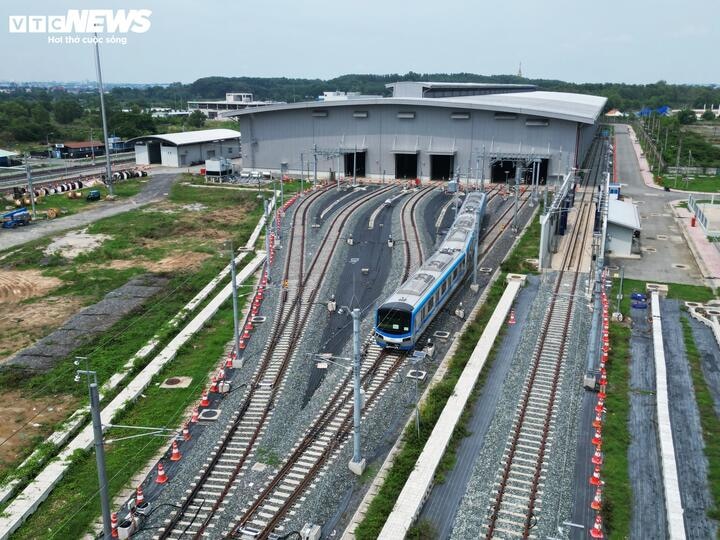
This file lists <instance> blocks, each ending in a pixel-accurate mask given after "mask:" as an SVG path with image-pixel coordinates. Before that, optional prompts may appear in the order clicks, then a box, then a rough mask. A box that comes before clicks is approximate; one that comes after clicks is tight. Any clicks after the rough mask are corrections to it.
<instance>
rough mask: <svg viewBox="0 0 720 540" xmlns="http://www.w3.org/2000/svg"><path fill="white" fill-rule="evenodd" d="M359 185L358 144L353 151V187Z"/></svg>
mask: <svg viewBox="0 0 720 540" xmlns="http://www.w3.org/2000/svg"><path fill="white" fill-rule="evenodd" d="M355 186H357V144H356V145H355V151H354V152H353V187H355Z"/></svg>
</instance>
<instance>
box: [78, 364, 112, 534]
mask: <svg viewBox="0 0 720 540" xmlns="http://www.w3.org/2000/svg"><path fill="white" fill-rule="evenodd" d="M81 360H84V361H85V365H86V368H87V361H88V359H87V358H86V357H84V356H77V357H75V362H74V363H75V365H76V366H79V365H80V361H81ZM81 375H85V376H86V377H87V382H88V392H89V394H90V414H91V416H92V424H93V436H94V439H95V462H96V464H97V471H98V483H99V486H100V507H101V509H102V520H103V536H104V538H105V540H111V538H112V529H111V527H110V496H109V495H108V484H107V475H106V473H105V448H104V446H103V428H102V421H101V419H100V396H99V395H98V386H97V373H96V372H95V371H90V370H88V369H79V370H77V371H76V372H75V382H80V376H81ZM91 378H92V381H91Z"/></svg>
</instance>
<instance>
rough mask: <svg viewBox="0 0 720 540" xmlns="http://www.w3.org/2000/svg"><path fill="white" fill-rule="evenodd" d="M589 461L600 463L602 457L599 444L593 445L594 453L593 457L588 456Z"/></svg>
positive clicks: (595, 463) (594, 463)
mask: <svg viewBox="0 0 720 540" xmlns="http://www.w3.org/2000/svg"><path fill="white" fill-rule="evenodd" d="M590 461H592V462H593V465H602V462H603V457H602V452H600V445H598V446H596V447H595V453H594V454H593V457H592V458H590Z"/></svg>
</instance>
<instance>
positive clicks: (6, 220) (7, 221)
mask: <svg viewBox="0 0 720 540" xmlns="http://www.w3.org/2000/svg"><path fill="white" fill-rule="evenodd" d="M31 220H32V217H31V216H30V212H28V211H27V209H26V208H18V209H17V210H13V211H12V212H8V213H7V214H3V216H2V228H3V229H14V228H16V227H17V226H18V225H21V226H25V225H28V224H29V223H30V221H31Z"/></svg>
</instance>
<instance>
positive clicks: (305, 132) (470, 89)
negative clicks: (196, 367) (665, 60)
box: [227, 82, 606, 182]
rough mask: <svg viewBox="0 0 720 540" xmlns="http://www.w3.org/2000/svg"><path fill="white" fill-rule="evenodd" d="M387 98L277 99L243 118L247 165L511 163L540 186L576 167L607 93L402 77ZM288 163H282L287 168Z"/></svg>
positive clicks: (466, 172)
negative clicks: (534, 175)
mask: <svg viewBox="0 0 720 540" xmlns="http://www.w3.org/2000/svg"><path fill="white" fill-rule="evenodd" d="M386 86H387V88H388V89H389V90H390V91H391V92H392V95H391V96H390V97H380V96H358V97H357V98H353V97H352V96H349V97H348V98H347V99H343V100H328V101H310V102H302V103H287V104H275V105H269V106H261V107H255V108H252V109H244V110H240V111H234V112H231V113H228V114H227V117H229V118H233V119H235V120H237V121H238V122H239V125H240V132H241V133H242V143H243V168H244V169H262V170H279V169H281V168H282V167H283V166H286V167H287V169H288V170H289V171H290V172H291V173H293V174H298V173H299V172H300V171H301V170H302V171H305V173H306V174H307V173H308V172H309V173H310V175H311V176H312V175H314V173H315V169H316V168H317V171H318V176H322V177H326V176H328V175H331V176H334V175H335V174H337V173H339V174H340V175H341V176H342V175H345V176H348V175H352V174H356V175H357V176H360V177H370V178H377V179H379V178H421V179H437V180H442V179H445V180H447V179H450V178H452V177H455V176H460V178H466V177H467V178H478V177H482V178H485V179H488V178H490V179H492V180H493V181H505V179H506V178H508V177H510V178H513V177H514V175H515V167H516V166H517V164H520V165H521V166H522V167H523V168H524V169H525V168H526V167H529V166H530V164H533V165H532V166H533V167H534V168H536V169H539V175H540V179H541V182H542V181H545V180H547V179H548V178H551V177H556V176H559V175H564V174H566V173H567V171H569V170H570V169H571V168H573V167H579V164H580V163H582V160H583V158H584V156H585V153H586V152H587V150H588V148H589V146H590V143H591V142H592V139H593V137H594V136H595V132H596V129H597V119H598V117H599V116H600V114H601V113H602V111H603V108H604V106H605V102H606V98H603V97H598V96H591V95H583V94H571V93H562V92H545V91H540V90H538V89H537V87H535V86H533V85H524V84H523V85H508V84H480V83H437V82H397V83H392V84H388V85H386ZM283 164H286V165H283Z"/></svg>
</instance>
